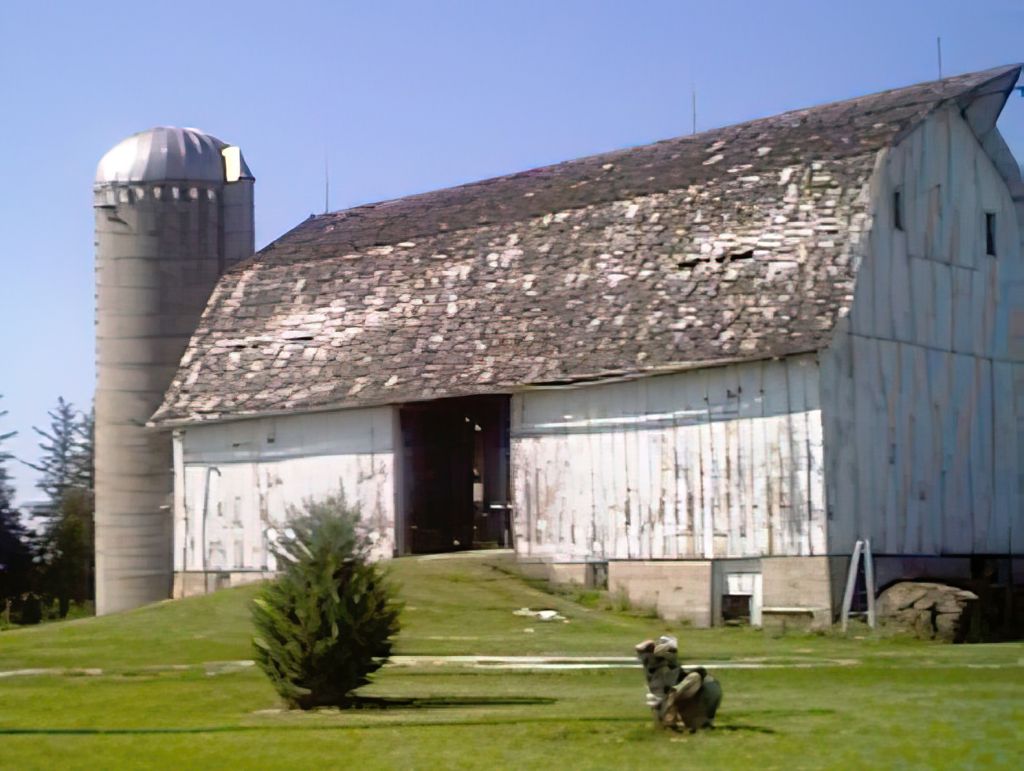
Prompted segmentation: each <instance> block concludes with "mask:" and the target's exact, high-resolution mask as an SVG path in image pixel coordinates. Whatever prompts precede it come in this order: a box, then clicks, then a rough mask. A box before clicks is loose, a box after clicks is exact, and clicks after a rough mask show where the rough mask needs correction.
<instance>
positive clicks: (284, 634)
mask: <svg viewBox="0 0 1024 771" xmlns="http://www.w3.org/2000/svg"><path fill="white" fill-rule="evenodd" d="M288 520H289V529H288V531H286V532H287V533H288V537H287V538H286V539H285V540H284V541H282V542H278V544H277V546H276V548H275V554H276V556H277V557H278V567H279V568H281V570H280V575H279V576H278V578H277V579H276V580H274V581H271V582H269V583H267V584H265V585H264V586H263V587H262V588H261V590H260V592H259V594H258V595H257V597H256V599H255V601H254V602H253V605H252V616H253V623H254V625H255V627H256V636H255V637H254V639H253V644H254V649H255V654H256V663H257V664H258V665H259V666H260V668H261V669H262V670H263V671H264V673H266V675H267V677H269V678H270V681H271V682H272V683H273V685H274V687H275V688H276V689H277V692H278V693H279V694H281V696H282V697H284V699H285V700H286V701H287V702H288V704H289V705H290V706H293V707H300V708H302V709H310V708H312V707H321V706H347V705H351V704H353V703H355V702H356V698H355V696H354V695H353V691H355V690H356V689H357V688H359V687H361V686H363V685H366V684H367V683H368V682H369V679H370V674H371V673H373V672H375V671H376V670H377V669H379V668H380V667H381V666H382V665H383V664H384V662H385V661H387V658H388V656H390V655H391V646H392V637H394V635H395V634H396V633H397V632H398V626H399V624H398V614H399V610H400V607H401V606H400V604H399V603H398V601H397V600H396V599H395V587H394V586H393V585H392V584H391V582H390V581H389V580H388V578H387V575H386V574H385V573H384V571H383V570H382V569H381V567H380V566H379V565H377V564H376V563H373V562H371V561H370V559H369V541H368V539H367V538H366V536H365V535H364V534H362V533H361V532H360V527H359V514H358V511H356V510H354V509H351V508H349V507H348V506H347V505H346V504H345V499H344V498H343V497H342V496H340V495H339V496H328V497H327V498H324V499H322V500H317V501H313V500H310V501H306V502H305V505H304V511H299V510H297V509H295V508H290V510H289V512H288Z"/></svg>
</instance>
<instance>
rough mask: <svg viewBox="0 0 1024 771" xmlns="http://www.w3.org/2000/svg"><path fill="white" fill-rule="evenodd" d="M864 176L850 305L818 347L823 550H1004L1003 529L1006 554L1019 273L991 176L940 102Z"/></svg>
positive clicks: (1013, 505)
mask: <svg viewBox="0 0 1024 771" xmlns="http://www.w3.org/2000/svg"><path fill="white" fill-rule="evenodd" d="M874 184H875V187H874V192H873V195H874V207H873V208H874V223H873V227H872V229H871V231H870V241H869V243H868V244H867V245H866V248H865V249H864V250H863V251H864V254H865V256H864V261H863V263H862V265H861V266H860V270H859V273H858V277H857V286H856V292H855V297H854V303H853V308H852V310H851V312H850V315H849V317H848V318H847V319H846V320H844V321H843V322H842V323H841V324H840V326H839V328H838V331H837V335H836V338H835V340H834V342H833V345H832V346H831V348H830V349H829V351H827V352H826V353H825V354H823V356H822V374H821V377H822V394H823V396H822V401H823V415H824V427H825V435H826V451H825V462H826V468H827V476H828V507H829V513H830V517H829V549H830V551H831V552H833V553H843V552H847V553H848V552H850V551H851V550H852V547H853V543H854V541H855V540H856V539H857V538H861V537H865V536H867V537H870V538H871V539H872V542H873V547H874V550H875V552H876V553H882V554H908V555H910V554H921V555H938V554H964V553H970V552H974V553H990V554H991V553H1002V554H1004V553H1006V552H1007V551H1008V550H1009V549H1010V547H1011V544H1010V531H1011V530H1013V536H1012V538H1013V544H1012V547H1013V551H1015V552H1017V553H1020V552H1022V551H1024V518H1022V512H1024V494H1022V491H1024V269H1022V264H1021V257H1022V255H1021V232H1020V228H1019V223H1018V215H1017V210H1016V209H1015V205H1014V202H1013V200H1012V198H1011V195H1010V192H1009V189H1008V187H1007V183H1006V182H1005V181H1004V179H1003V177H1001V176H1000V173H999V171H998V170H997V169H996V167H995V165H994V164H993V161H992V160H991V159H990V157H989V155H987V154H986V152H985V151H984V150H983V149H982V147H981V145H980V144H979V143H978V140H977V139H976V138H975V136H974V134H973V132H972V131H971V129H970V128H969V127H968V125H967V124H966V123H965V122H964V120H963V119H962V118H961V117H960V116H959V115H958V113H957V112H956V111H955V110H954V109H943V110H940V111H938V112H937V113H935V114H934V115H933V116H932V117H931V118H929V119H928V120H927V121H926V122H925V123H923V124H922V125H921V126H920V127H918V128H917V129H916V130H915V131H913V132H912V133H911V134H910V135H908V136H907V137H906V138H905V139H904V140H903V141H902V142H901V143H900V144H898V145H897V146H896V147H895V148H893V149H892V150H890V151H889V152H888V153H886V154H883V155H882V156H881V159H880V163H879V167H878V173H877V174H876V176H875V180H874ZM896 189H900V190H901V191H902V199H903V225H904V228H903V230H902V231H899V230H897V229H896V228H895V227H894V225H893V219H892V201H893V192H894V190H896ZM985 212H993V213H995V214H996V221H997V229H998V230H997V244H996V253H997V256H995V257H993V256H989V255H987V254H986V245H985Z"/></svg>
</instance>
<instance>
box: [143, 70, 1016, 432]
mask: <svg viewBox="0 0 1024 771" xmlns="http://www.w3.org/2000/svg"><path fill="white" fill-rule="evenodd" d="M1015 69H1016V68H1010V67H1004V68H1000V69H995V70H989V71H986V72H980V73H974V74H970V75H963V76H960V77H954V78H948V79H946V80H943V81H937V82H932V83H925V84H921V85H916V86H911V87H908V88H902V89H897V90H893V91H886V92H883V93H879V94H875V95H872V96H866V97H861V98H858V99H852V100H849V101H844V102H836V103H833V104H828V105H824V106H820V107H815V108H811V109H806V110H798V111H795V112H789V113H785V114H782V115H778V116H774V117H770V118H765V119H762V120H755V121H751V122H748V123H743V124H739V125H735V126H729V127H726V128H721V129H715V130H713V131H706V132H703V133H701V134H696V135H693V136H685V137H680V138H677V139H670V140H667V141H663V142H658V143H656V144H652V145H647V146H644V147H635V148H631V149H627V150H620V151H617V152H611V153H606V154H603V155H597V156H592V157H589V158H583V159H580V160H576V161H570V162H567V163H561V164H557V165H554V166H548V167H544V168H539V169H534V170H532V171H527V172H523V173H521V174H514V175H510V176H506V177H499V178H496V179H490V180H486V181H483V182H477V183H473V184H469V185H463V186H460V187H455V188H450V189H447V190H439V191H435V192H431V193H425V194H422V195H414V196H409V197H407V198H402V199H398V200H394V201H388V202H384V203H379V204H373V205H368V206H360V207H357V208H354V209H349V210H347V211H341V212H335V213H333V214H325V215H323V216H318V217H311V218H310V219H309V220H307V221H305V222H303V223H302V224H300V225H299V226H298V227H296V228H295V229H294V230H292V231H290V232H289V233H287V234H285V235H284V236H282V237H281V238H280V239H278V240H277V241H275V242H274V243H272V244H270V245H269V246H268V247H266V248H265V249H263V250H262V251H261V252H259V253H258V254H257V255H256V256H255V257H254V258H253V259H252V260H250V261H249V262H247V263H244V264H242V265H240V266H237V267H236V268H234V269H233V270H232V271H231V272H229V273H228V274H227V275H225V276H224V277H223V278H222V280H221V281H220V283H219V285H218V286H217V288H216V290H215V291H214V293H213V295H212V296H211V298H210V301H209V305H208V307H207V309H206V312H205V314H204V316H203V318H202V321H201V322H200V325H199V328H198V329H197V330H196V332H195V335H194V336H193V338H192V341H191V343H190V344H189V347H188V350H187V352H186V354H185V356H184V358H183V359H182V362H181V367H180V370H179V372H178V374H177V376H176V378H175V380H174V382H173V384H172V385H171V387H170V389H169V390H168V392H167V395H166V400H165V402H164V404H163V406H162V407H161V408H160V410H159V411H158V412H157V414H156V415H155V416H154V421H155V422H157V423H182V422H192V421H202V420H212V419H224V418H230V417H243V416H249V415H258V414H268V413H269V414H273V413H280V412H285V411H299V410H312V409H325V408H332V407H352V406H362V405H371V404H382V403H396V402H406V401H415V400H423V399H432V398H437V397H442V396H455V395H464V394H472V393H480V392H496V391H497V392H500V391H511V390H515V389H517V388H520V387H523V386H527V385H536V384H545V383H555V382H574V381H581V380H588V379H597V378H602V377H610V376H624V375H636V374H641V373H645V372H652V371H663V370H671V369H681V368H686V367H694V366H701V365H706V364H714V363H723V362H728V361H735V360H743V359H755V358H764V357H772V356H784V355H789V354H794V353H798V352H806V351H814V350H819V349H821V348H822V347H824V346H826V345H827V344H828V341H829V337H830V334H831V331H832V329H833V327H834V325H835V323H836V321H837V319H838V318H840V317H841V316H842V315H843V314H844V313H845V312H846V311H847V310H848V309H849V306H850V303H851V300H852V297H853V285H854V275H855V269H856V254H857V243H858V239H859V238H860V236H861V234H862V233H863V232H864V229H865V228H866V226H867V224H868V223H867V217H868V215H867V206H868V198H867V191H866V185H867V181H868V179H869V178H870V175H871V173H872V170H873V168H874V164H875V161H876V155H877V152H878V151H879V150H880V149H882V148H884V147H886V146H888V145H890V144H891V143H893V142H894V141H896V140H897V139H899V137H900V136H901V135H902V134H903V133H904V132H906V131H908V130H910V129H911V128H912V127H913V126H914V125H916V124H917V123H918V122H919V121H920V120H921V119H922V118H924V117H925V116H926V115H927V114H928V113H929V112H930V111H932V110H933V109H935V108H936V107H937V106H938V105H940V104H942V103H943V102H945V101H947V100H950V99H957V100H959V102H960V105H961V107H964V108H966V107H967V106H968V104H969V103H971V102H972V101H973V100H976V99H978V98H979V97H981V96H984V95H985V94H986V93H988V92H989V91H993V92H994V89H995V85H994V84H996V85H998V88H999V89H1002V91H1001V92H1000V93H1002V94H1003V95H1002V98H1003V99H1005V96H1006V94H1005V91H1006V90H1007V89H1008V88H1009V86H1011V85H1012V83H1013V81H1015V80H1016V75H1015V74H1014V73H1015ZM1007 83H1009V85H1006V84H1007ZM1001 104H1002V103H1001V102H1000V107H1001ZM996 112H998V110H997V111H996ZM993 120H994V119H993Z"/></svg>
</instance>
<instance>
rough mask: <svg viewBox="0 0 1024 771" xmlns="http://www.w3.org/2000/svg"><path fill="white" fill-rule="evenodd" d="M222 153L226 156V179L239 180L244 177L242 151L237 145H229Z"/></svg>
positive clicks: (227, 180)
mask: <svg viewBox="0 0 1024 771" xmlns="http://www.w3.org/2000/svg"><path fill="white" fill-rule="evenodd" d="M220 154H221V155H223V156H224V181H225V182H237V181H238V180H240V179H241V178H242V151H241V150H240V149H239V148H238V147H237V146H236V145H228V146H227V147H225V148H224V149H223V150H221V151H220Z"/></svg>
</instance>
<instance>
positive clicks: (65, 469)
mask: <svg viewBox="0 0 1024 771" xmlns="http://www.w3.org/2000/svg"><path fill="white" fill-rule="evenodd" d="M6 415H7V411H6V410H3V409H0V625H3V624H5V623H22V624H31V623H38V622H39V621H40V620H42V618H43V617H44V616H46V615H48V614H50V613H54V614H56V615H58V616H59V617H60V618H64V617H65V616H67V614H68V611H69V610H70V608H71V605H72V603H75V604H77V605H78V606H79V607H85V606H87V604H88V603H89V601H91V600H92V599H93V587H94V583H95V582H94V570H95V559H94V554H93V512H94V488H95V472H94V467H93V440H94V421H93V414H92V412H91V411H90V412H88V413H86V412H80V411H78V410H76V409H75V407H74V405H72V404H71V403H70V402H68V401H65V400H64V399H63V398H58V399H57V406H56V408H55V409H53V410H52V411H50V412H49V413H47V415H48V416H49V419H50V423H49V426H48V427H47V428H46V429H42V428H38V427H36V426H33V427H32V430H33V431H35V433H36V434H37V435H38V437H39V439H40V442H39V448H40V450H41V451H42V454H41V457H40V460H39V461H37V462H36V463H28V462H26V461H20V460H18V459H16V458H15V457H14V456H13V455H12V454H11V453H10V452H9V451H7V450H6V449H5V446H4V445H5V443H6V442H7V440H9V439H11V438H12V437H13V436H14V435H15V433H16V432H14V431H10V432H7V433H4V432H3V431H2V428H3V420H4V418H5V417H6ZM15 462H22V463H25V465H27V466H29V467H31V468H32V469H34V470H35V471H37V472H38V473H39V482H38V483H37V485H36V487H37V488H38V489H39V490H40V491H41V492H42V494H43V501H42V503H41V504H40V505H38V506H33V507H32V510H31V511H30V512H25V511H20V510H19V509H18V508H17V507H16V506H15V504H14V486H13V484H12V479H11V472H10V468H11V465H12V464H13V463H15Z"/></svg>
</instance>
